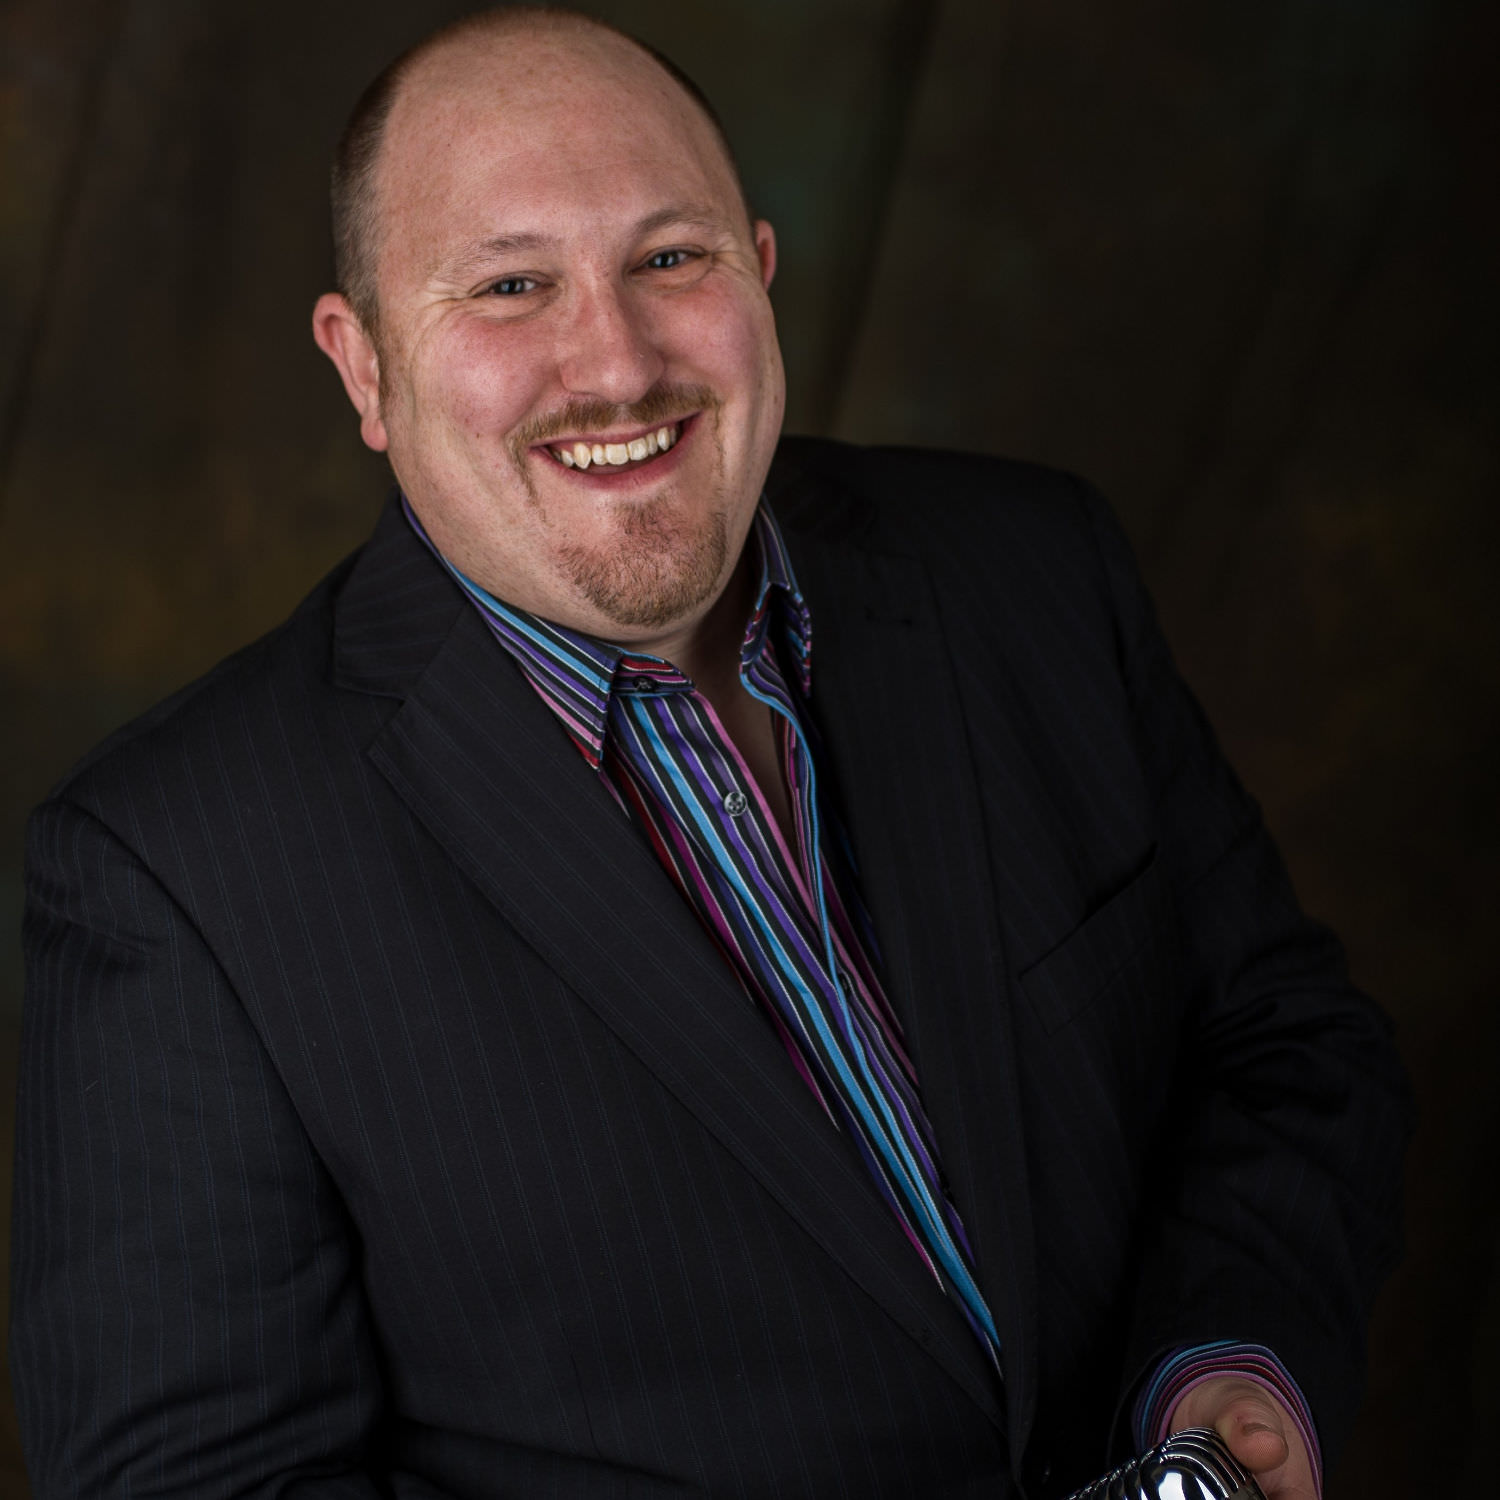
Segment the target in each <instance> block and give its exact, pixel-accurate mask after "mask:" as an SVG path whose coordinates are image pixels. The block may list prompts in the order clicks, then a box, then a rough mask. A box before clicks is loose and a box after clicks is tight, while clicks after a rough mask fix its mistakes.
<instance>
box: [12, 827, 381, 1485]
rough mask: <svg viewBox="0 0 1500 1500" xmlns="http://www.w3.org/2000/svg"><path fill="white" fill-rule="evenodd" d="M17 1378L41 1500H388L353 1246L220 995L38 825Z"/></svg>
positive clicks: (178, 936) (16, 1254) (22, 1096)
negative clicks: (374, 1459)
mask: <svg viewBox="0 0 1500 1500" xmlns="http://www.w3.org/2000/svg"><path fill="white" fill-rule="evenodd" d="M27 890H28V904H27V911H26V917H25V924H24V943H25V950H26V955H27V962H28V980H27V992H26V1001H25V1013H24V1021H23V1034H22V1055H21V1083H20V1091H19V1096H18V1110H17V1122H16V1139H17V1162H16V1187H15V1213H14V1250H13V1280H12V1300H13V1315H12V1316H13V1322H12V1336H11V1362H12V1372H13V1376H14V1384H15V1396H16V1406H17V1409H18V1413H19V1416H20V1426H21V1434H22V1442H23V1446H24V1449H25V1453H26V1460H27V1465H28V1469H29V1472H30V1475H31V1480H32V1484H33V1487H34V1492H35V1494H36V1496H37V1500H52V1497H62V1496H69V1497H72V1496H79V1495H115V1494H126V1493H128V1494H131V1495H140V1496H148V1495H149V1496H153V1497H168V1496H171V1497H178V1496H181V1497H184V1500H186V1497H189V1496H191V1497H193V1500H208V1497H230V1496H234V1497H259V1496H265V1497H269V1496H272V1495H275V1496H278V1497H282V1500H291V1497H294V1496H312V1495H316V1496H318V1497H320V1500H321V1497H335V1496H339V1497H350V1500H353V1497H356V1496H358V1497H362V1500H363V1497H371V1496H374V1495H376V1494H377V1493H380V1492H381V1491H380V1489H379V1488H378V1487H377V1484H376V1483H375V1481H374V1480H373V1479H372V1478H371V1477H369V1470H370V1465H371V1453H370V1444H371V1434H372V1431H373V1430H374V1427H375V1423H376V1418H377V1414H378V1412H379V1409H380V1405H381V1390H380V1385H379V1380H378V1376H377V1372H376V1361H375V1357H374V1350H373V1348H372V1344H371V1339H370V1336H369V1332H368V1320H367V1315H366V1311H365V1306H364V1297H363V1293H362V1290H361V1286H360V1281H359V1277H358V1272H357V1262H356V1255H355V1244H354V1239H353V1236H352V1234H351V1232H350V1229H349V1226H348V1224H347V1223H346V1221H345V1217H344V1214H343V1211H342V1208H341V1205H340V1202H339V1199H338V1196H337V1194H336V1193H335V1191H334V1189H333V1187H332V1185H331V1183H330V1181H329V1179H328V1177H327V1176H326V1174H325V1172H324V1170H323V1168H322V1166H321V1164H320V1162H319V1161H318V1160H317V1158H316V1156H315V1154H314V1152H313V1150H312V1148H311V1146H310V1144H309V1142H308V1140H307V1138H306V1136H305V1134H304V1132H303V1130H302V1128H301V1126H300V1124H299V1121H298V1119H297V1117H296V1114H295V1112H294V1110H293V1108H292V1106H291V1103H290V1102H289V1100H288V1098H287V1096H286V1094H285V1092H284V1091H283V1089H282V1088H281V1086H280V1083H279V1080H278V1078H277V1075H276V1073H275V1071H274V1069H273V1067H272V1065H271V1061H270V1059H269V1057H268V1056H267V1055H266V1053H265V1050H264V1048H263V1047H262V1045H261V1042H260V1039H259V1037H258V1036H257V1035H256V1033H255V1031H254V1029H253V1028H252V1026H251V1025H250V1023H249V1021H248V1019H247V1017H246V1015H245V1013H244V1011H243V1010H242V1008H241V1007H240V1005H239V1003H238V1001H237V999H236V997H235V995H234V994H233V992H232V990H231V988H230V985H229V983H228V981H227V980H226V977H225V974H224V972H223V971H222V969H221V968H220V966H219V965H218V963H217V962H216V961H215V958H214V956H213V955H212V954H211V953H210V952H209V951H208V949H207V947H206V946H205V944H204V942H203V940H202V938H201V937H200V935H199V934H198V932H197V931H196V930H195V929H194V927H193V925H192V924H191V923H190V921H189V920H188V919H187V917H186V916H185V914H184V912H183V911H182V910H181V909H180V907H179V906H178V905H177V904H176V903H175V902H174V901H173V900H172V899H170V897H169V896H168V895H167V893H166V892H165V891H164V890H163V889H162V887H161V885H160V884H159V883H158V882H157V881H156V880H155V879H154V878H153V876H152V874H151V872H150V870H148V869H147V868H145V867H144V865H143V864H142V863H141V861H140V860H139V859H137V858H136V856H135V855H134V854H133V853H132V852H131V850H130V849H129V848H128V847H127V846H126V844H125V842H123V841H122V839H121V838H119V837H117V836H116V835H115V834H114V833H112V832H111V831H110V830H109V829H108V828H106V827H105V826H104V825H103V824H101V823H100V822H99V821H98V820H97V819H96V818H94V817H93V816H91V815H90V814H88V813H86V812H84V811H82V810H80V809H79V808H77V807H74V806H72V805H69V804H68V803H66V802H62V801H53V802H51V803H49V804H47V805H46V806H44V807H43V808H41V809H40V810H39V811H38V812H37V814H36V815H35V816H34V817H33V820H32V825H31V829H30V839H29V847H28V869H27Z"/></svg>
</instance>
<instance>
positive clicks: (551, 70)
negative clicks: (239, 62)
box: [330, 5, 750, 337]
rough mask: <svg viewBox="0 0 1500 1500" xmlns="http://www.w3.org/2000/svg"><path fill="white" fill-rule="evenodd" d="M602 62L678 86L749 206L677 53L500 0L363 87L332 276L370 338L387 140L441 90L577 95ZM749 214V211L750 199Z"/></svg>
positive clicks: (665, 86)
mask: <svg viewBox="0 0 1500 1500" xmlns="http://www.w3.org/2000/svg"><path fill="white" fill-rule="evenodd" d="M600 67H603V68H605V69H606V70H607V71H609V72H612V73H614V74H615V75H616V76H617V77H623V78H624V79H625V80H626V81H627V83H628V82H629V81H631V76H632V75H634V79H633V81H634V82H635V84H636V85H637V86H639V87H644V88H647V89H651V90H652V91H654V92H663V91H665V92H671V93H674V94H676V95H678V96H679V97H680V99H681V101H682V102H683V103H684V104H685V105H686V106H687V107H688V109H689V111H690V112H691V114H692V115H693V116H695V117H696V119H697V120H698V122H699V123H700V124H706V126H707V127H708V132H709V137H710V139H711V141H712V145H713V149H714V150H715V151H716V152H717V153H719V155H720V156H721V157H722V164H723V166H724V168H725V169H726V170H727V172H728V174H729V177H730V179H731V181H732V182H733V185H734V192H735V193H736V195H737V196H738V198H739V200H740V202H741V204H742V205H744V204H745V199H744V190H743V187H742V186H741V183H740V177H739V171H738V167H737V166H736V164H735V160H734V154H733V151H732V150H731V148H730V145H729V141H728V138H727V137H726V135H725V133H724V129H723V126H722V125H721V124H720V122H719V118H718V116H717V115H716V114H715V113H714V109H713V106H712V105H711V104H710V103H709V101H708V99H707V97H706V96H705V95H704V93H703V91H702V90H701V89H699V87H698V86H697V84H695V83H694V82H693V81H692V79H690V78H689V77H688V76H687V75H686V74H685V73H684V72H682V70H681V69H680V68H678V67H677V66H676V64H674V63H673V62H672V61H671V60H670V59H668V58H666V57H664V56H662V55H661V54H660V53H659V52H657V51H656V50H655V49H654V48H651V47H648V46H646V45H645V44H644V43H643V42H640V41H637V40H636V39H635V38H634V37H631V36H629V35H627V34H626V33H625V32H622V31H620V30H618V29H617V28H615V27H613V26H610V25H608V24H607V23H606V22H603V21H599V20H596V19H595V18H594V17H592V16H585V15H580V14H578V13H577V12H575V11H567V10H556V9H551V8H545V9H544V8H541V7H534V6H526V5H507V6H500V7H498V8H496V9H493V10H486V11H480V12H478V13H477V14H475V15H472V16H465V17H464V18H463V19H461V20H458V21H455V22H453V23H452V24H451V25H448V26H445V27H443V28H442V29H441V30H439V31H436V32H434V33H433V34H432V35H431V36H429V37H427V38H425V39H424V40H423V41H421V42H418V43H417V44H416V45H415V46H414V47H412V48H410V49H409V50H408V51H406V52H404V53H402V54H401V56H399V57H398V58H396V59H395V60H394V61H393V62H391V63H390V64H389V65H388V66H387V67H386V68H385V70H384V71H383V72H382V73H381V74H380V75H379V76H378V77H377V78H376V79H375V80H374V81H373V82H372V83H371V84H370V85H369V87H368V88H366V90H365V91H364V93H363V94H362V95H361V96H360V99H359V102H358V103H357V104H356V105H355V107H354V110H353V113H352V114H351V115H350V116H349V120H348V122H347V123H346V125H345V126H344V131H343V134H342V136H341V137H340V138H339V143H338V147H337V149H336V151H335V154H334V160H333V172H332V179H331V193H330V196H331V207H332V217H333V251H334V277H335V283H336V285H337V287H338V289H339V291H341V292H342V293H343V294H344V296H345V297H346V298H347V299H348V301H349V304H350V306H351V307H352V308H353V310H354V312H355V315H356V316H357V317H358V318H359V320H360V322H361V323H362V324H363V325H364V327H365V328H366V330H367V331H368V332H369V333H370V334H371V336H372V337H377V336H378V334H379V325H380V300H379V292H378V284H379V277H378V261H379V253H380V243H381V239H382V223H381V197H382V192H381V175H382V163H383V158H384V156H385V154H386V153H385V151H384V146H385V143H386V139H387V136H388V134H389V133H390V132H391V130H392V129H393V128H394V129H396V130H400V129H402V128H403V127H405V126H409V125H410V124H411V123H412V120H413V117H414V116H417V115H418V114H421V115H424V116H426V115H428V114H430V112H431V111H432V110H433V109H434V108H436V109H438V110H442V108H443V104H444V96H445V95H446V96H448V97H449V98H450V99H452V100H454V101H455V102H456V101H457V100H459V99H460V98H462V97H464V96H465V95H467V96H468V97H469V98H470V99H472V98H473V96H474V93H475V91H476V86H477V87H478V88H481V89H482V88H483V87H484V84H485V83H486V81H489V82H492V83H493V85H494V87H493V88H492V89H491V90H490V92H491V93H492V95H493V100H492V107H497V108H502V109H503V108H504V107H505V105H506V103H507V102H508V99H510V100H514V99H515V98H516V97H517V92H518V91H517V85H518V84H521V85H523V87H522V89H521V92H524V93H526V94H529V95H531V96H533V102H534V96H535V94H536V93H537V92H538V91H539V90H545V89H547V88H549V87H551V88H555V89H556V90H557V91H558V93H559V98H560V101H561V97H562V96H563V95H565V94H571V93H572V92H573V91H575V90H576V89H577V88H578V86H579V81H580V78H581V77H582V76H585V75H586V74H587V73H588V72H589V71H590V70H591V69H598V68H600ZM745 217H746V220H747V222H748V220H749V217H750V214H749V209H748V206H745Z"/></svg>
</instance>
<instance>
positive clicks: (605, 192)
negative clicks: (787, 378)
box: [315, 33, 784, 645]
mask: <svg viewBox="0 0 1500 1500" xmlns="http://www.w3.org/2000/svg"><path fill="white" fill-rule="evenodd" d="M376 204H377V210H378V219H379V223H380V226H381V227H380V232H379V241H378V253H377V260H376V266H377V283H378V286H379V294H380V309H381V313H380V317H381V327H380V340H379V347H378V349H377V348H374V347H372V346H369V345H368V344H366V345H364V347H363V348H362V347H361V343H360V341H361V339H362V335H360V334H359V333H358V327H357V324H352V320H351V319H349V318H348V317H347V316H346V315H347V309H346V308H344V307H343V304H342V299H338V298H336V297H335V298H325V299H324V301H323V302H322V303H320V304H319V310H318V313H317V314H316V315H315V330H316V331H317V333H318V337H319V342H320V343H321V344H323V347H324V348H325V349H326V350H328V352H329V353H330V354H331V355H333V357H334V359H335V361H336V362H337V363H338V364H339V366H340V370H341V373H343V374H344V377H345V383H346V386H347V387H348V388H349V391H350V395H351V397H352V398H353V399H354V400H355V403H356V405H357V406H359V408H360V410H361V415H362V418H363V421H362V431H363V434H364V437H365V440H366V442H368V443H369V444H370V446H371V447H373V448H376V449H379V450H384V451H388V453H389V456H390V460H391V464H392V466H393V468H394V469H395V472H396V476H397V478H398V480H399V481H400V483H401V485H402V487H403V489H404V490H405V492H406V494H407V497H408V498H409V499H410V501H411V503H412V505H413V507H414V508H415V509H416V511H417V513H418V515H419V516H420V517H421V519H422V521H423V524H424V525H425V526H426V527H427V529H428V531H429V532H430V534H431V535H432V537H433V540H434V541H435V542H436V543H437V545H438V546H439V547H440V548H441V549H442V551H443V552H444V553H445V554H446V555H447V556H448V557H449V558H450V559H451V560H452V561H453V562H454V563H455V564H457V566H459V567H460V568H462V569H463V570H464V571H465V572H466V573H468V574H469V576H470V577H473V578H475V579H476V580H478V581H479V582H481V583H483V584H484V585H485V586H486V587H487V588H489V589H490V590H491V591H492V592H494V593H496V594H498V595H499V596H500V597H501V598H504V599H506V600H508V601H510V602H511V603H514V604H517V605H520V606H522V607H523V608H527V609H530V610H532V611H534V612H535V613H537V614H540V615H542V616H544V617H545V618H548V619H552V620H556V621H558V622H560V623H563V624H567V625H572V626H574V627H576V628H579V629H583V630H587V631H589V632H591V633H593V634H597V635H602V636H605V637H608V638H612V639H616V640H622V641H628V642H631V643H633V644H638V645H650V644H658V645H660V644H662V643H665V642H668V641H670V640H672V639H674V638H677V637H681V636H682V634H683V633H684V632H691V631H692V630H693V629H694V628H695V627H696V626H697V625H698V624H699V623H700V622H701V621H702V620H703V618H704V617H705V616H706V614H707V612H708V610H709V608H710V606H711V605H712V604H713V603H714V601H715V600H716V599H717V598H719V597H720V595H721V594H722V592H723V590H724V589H725V586H726V584H727V582H728V580H729V578H730V577H731V575H732V573H733V570H734V566H735V562H736V560H737V558H738V557H739V554H740V551H741V547H742V544H743V542H744V538H745V535H746V532H747V531H748V529H749V526H750V523H751V520H752V518H753V515H754V511H755V505H756V501H757V499H758V497H759V493H760V488H761V485H762V482H763V480H764V478H765V473H766V469H767V467H768V466H769V463H770V459H771V453H772V450H773V449H774V447H775V443H776V438H777V434H778V432H779V430H780V426H781V416H782V409H783V404H784V403H783V380H782V371H781V361H780V355H779V353H778V350H777V345H776V338H775V331H774V326H773V322H772V317H771V309H770V303H769V300H768V298H767V294H766V287H767V285H768V284H769V281H770V277H771V272H772V270H773V269H774V255H775V252H774V241H773V239H772V235H771V231H770V227H769V226H768V225H765V224H757V225H755V226H753V227H752V226H751V225H750V223H749V222H748V221H747V219H746V217H745V214H744V209H743V206H742V203H741V200H740V197H739V194H738V191H737V189H736V186H735V182H734V179H733V176H732V173H731V171H730V168H729V166H728V163H727V162H726V161H725V159H724V157H723V153H722V151H721V149H720V147H719V145H718V142H717V140H716V138H715V136H714V134H713V132H712V129H711V128H710V126H709V125H708V123H707V121H705V120H704V119H703V118H702V116H701V115H700V114H699V112H698V111H697V110H696V108H695V107H694V106H693V105H692V103H691V101H689V100H688V99H687V98H686V96H685V95H683V94H682V93H681V91H680V90H679V89H678V87H677V86H676V85H675V84H674V83H673V82H672V81H671V80H670V79H669V78H668V77H667V76H666V75H665V74H663V73H662V72H661V70H660V69H658V68H657V67H656V65H655V64H654V63H652V62H651V61H650V60H649V59H648V58H646V57H645V56H644V55H642V54H640V53H638V52H637V51H636V50H635V49H634V48H631V47H629V46H627V45H626V44H624V43H622V42H620V41H619V39H617V38H614V37H612V36H609V35H607V34H599V35H594V34H591V33H586V34H584V35H581V36H567V37H564V38H536V37H529V38H526V37H523V38H510V39H507V40H506V41H505V42H504V43H503V45H493V46H489V45H487V46H485V47H482V48H481V49H480V50H479V52H478V54H477V55H476V53H475V51H474V50H473V49H472V48H469V49H466V50H465V51H464V52H463V53H462V54H459V55H455V56H446V55H439V57H438V58H435V59H430V60H429V61H428V63H426V64H424V65H423V66H422V67H421V68H420V70H419V72H418V73H417V75H416V76H415V77H414V78H412V79H411V80H409V81H408V83H407V84H406V86H405V87H404V88H403V91H402V93H401V95H400V97H399V99H398V101H397V104H396V108H395V110H394V111H393V113H392V116H391V119H390V123H389V125H388V128H387V133H386V138H385V143H384V146H383V148H382V154H381V159H380V162H379V164H378V167H377V177H376Z"/></svg>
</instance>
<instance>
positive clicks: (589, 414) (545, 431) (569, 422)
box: [512, 385, 720, 452]
mask: <svg viewBox="0 0 1500 1500" xmlns="http://www.w3.org/2000/svg"><path fill="white" fill-rule="evenodd" d="M719 405H720V402H719V398H718V397H717V396H716V395H715V394H714V393H713V392H712V391H711V390H709V388H708V387H707V386H706V385H654V386H652V387H651V389H650V390H649V391H647V392H646V394H645V395H644V396H642V397H641V399H640V400H639V401H632V402H630V403H628V404H627V405H619V404H618V403H616V402H613V401H570V402H569V403H568V404H567V405H566V406H563V407H559V408H558V409H557V410H556V411H554V412H549V413H548V414H547V415H546V416H544V417H533V418H532V420H531V421H529V422H527V423H526V424H525V425H524V426H522V427H519V428H517V429H516V433H515V437H514V438H513V439H512V442H513V444H514V446H515V448H516V451H517V452H522V451H524V450H525V449H527V448H534V447H536V446H537V444H539V443H550V442H551V441H552V440H553V439H554V438H559V437H566V436H568V435H570V434H572V433H581V432H601V431H603V430H605V429H606V428H610V427H665V426H668V425H670V424H671V423H673V422H675V421H677V419H678V418H679V417H685V416H688V415H689V414H690V413H692V412H695V411H704V410H709V411H717V410H718V408H719Z"/></svg>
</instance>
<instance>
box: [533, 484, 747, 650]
mask: <svg viewBox="0 0 1500 1500" xmlns="http://www.w3.org/2000/svg"><path fill="white" fill-rule="evenodd" d="M678 511H679V508H678V507H677V506H676V505H674V504H673V501H672V498H671V497H669V496H662V497H661V498H659V499H657V500H654V501H652V502H650V503H649V504H647V505H640V504H631V505H622V506H619V507H618V508H617V509H616V510H615V513H614V525H613V527H612V528H611V530H612V533H613V534H612V536H611V537H610V539H609V541H608V542H607V543H605V544H602V545H597V546H582V545H575V546H569V547H565V548H563V549H562V550H561V551H560V552H559V554H558V561H559V564H560V566H561V569H562V572H563V574H564V576H566V577H567V579H568V580H569V582H570V583H571V584H572V585H573V587H574V588H575V589H576V590H577V591H578V592H579V593H580V594H581V595H582V596H583V597H584V598H585V599H587V600H588V602H589V603H590V604H591V605H592V606H593V607H594V609H596V610H597V611H598V612H599V613H600V614H601V615H603V616H604V618H605V619H607V620H609V621H611V622H612V623H613V624H616V625H624V626H628V627H631V628H633V629H642V628H647V629H651V628H656V629H659V628H664V627H667V626H671V625H675V624H678V623H679V622H681V621H683V620H686V619H688V618H689V617H691V616H692V615H694V614H695V613H697V612H699V611H700V610H701V609H702V607H703V606H704V605H705V604H707V603H711V602H712V601H713V599H714V598H715V597H716V596H717V594H718V591H719V589H720V588H721V587H722V584H723V580H724V578H725V575H726V573H727V572H728V568H727V566H726V565H727V563H728V561H729V528H728V525H727V524H726V522H725V519H724V515H723V512H722V511H720V510H712V511H709V512H707V513H706V514H703V515H700V516H697V517H684V516H682V515H681V514H679V513H678Z"/></svg>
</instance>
